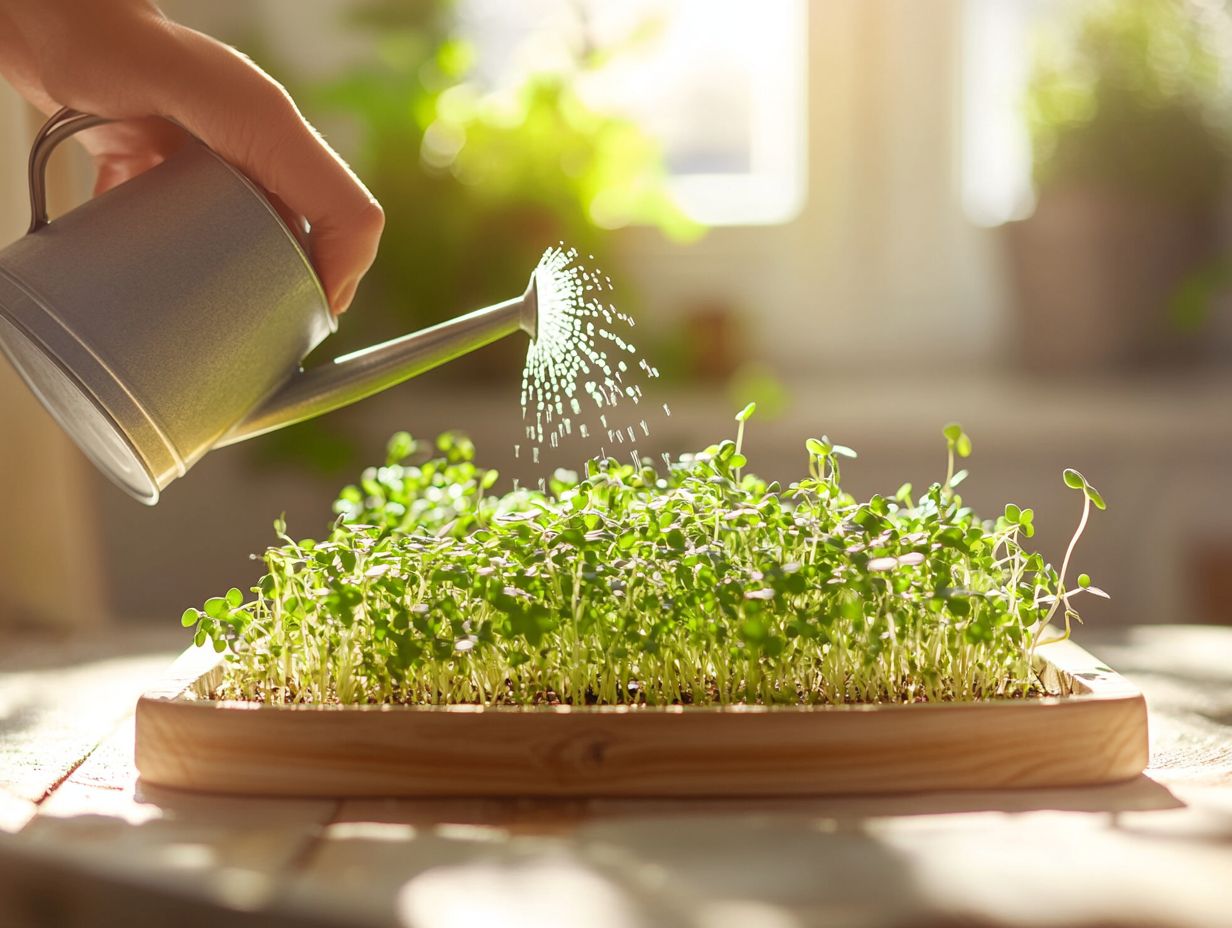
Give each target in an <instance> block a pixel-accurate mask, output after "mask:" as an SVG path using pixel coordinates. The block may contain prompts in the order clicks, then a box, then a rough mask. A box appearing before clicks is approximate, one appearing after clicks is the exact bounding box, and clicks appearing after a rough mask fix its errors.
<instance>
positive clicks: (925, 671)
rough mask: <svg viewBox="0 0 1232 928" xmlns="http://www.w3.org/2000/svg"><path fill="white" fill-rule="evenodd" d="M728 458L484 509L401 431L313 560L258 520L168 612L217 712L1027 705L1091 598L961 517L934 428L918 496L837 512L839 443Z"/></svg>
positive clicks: (342, 502)
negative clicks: (244, 543) (225, 706)
mask: <svg viewBox="0 0 1232 928" xmlns="http://www.w3.org/2000/svg"><path fill="white" fill-rule="evenodd" d="M753 412H754V406H753V405H752V404H750V405H749V406H747V407H745V408H744V409H743V410H742V411H741V412H740V413H739V414H738V415H737V416H736V421H737V422H738V426H737V433H736V440H735V441H731V440H728V441H723V442H721V443H719V444H717V445H712V446H710V447H708V448H706V449H705V450H703V451H701V452H699V453H697V454H691V455H683V456H681V457H680V458H679V459H678V460H674V461H673V460H670V459H669V460H668V461H667V465H666V468H665V469H663V470H660V469H656V468H655V467H653V466H652V465H651V462H650V461H649V460H645V459H644V460H640V461H636V462H634V461H631V462H629V463H621V462H619V461H617V460H615V459H612V458H605V459H597V460H591V461H588V462H587V464H586V466H585V470H584V472H583V473H581V474H577V473H573V472H570V471H563V470H558V471H556V473H555V474H554V475H553V476H552V478H551V480H550V481H548V482H547V486H546V487H545V489H544V490H543V491H533V490H529V489H525V488H523V489H515V490H514V491H513V492H510V493H505V494H503V495H494V494H492V493H491V492H489V491H491V490H492V488H493V486H494V485H495V482H496V480H497V474H496V472H495V471H493V470H486V469H483V468H480V467H477V466H476V465H475V463H474V447H473V445H472V444H471V443H470V441H469V440H468V439H466V438H465V437H463V436H461V435H457V434H453V433H450V434H446V435H442V436H441V437H440V438H439V439H437V442H436V454H435V455H432V454H430V452H429V449H427V448H425V447H424V446H423V445H422V444H421V443H419V442H416V441H414V440H413V439H412V438H411V437H410V436H409V435H408V434H406V433H405V432H400V433H398V434H397V435H395V436H394V437H393V438H392V439H391V440H390V442H389V448H388V457H387V459H386V462H385V464H384V465H383V466H381V467H375V468H369V469H368V470H367V471H365V472H364V474H363V477H362V479H361V481H360V482H359V483H358V484H357V485H355V486H348V487H346V488H345V489H343V491H342V492H341V494H340V495H339V497H338V499H337V501H336V502H335V504H334V508H335V511H336V512H337V514H338V519H337V521H336V522H335V523H334V525H333V529H332V531H331V532H330V534H329V535H328V537H327V538H325V539H324V540H319V541H318V540H312V539H306V540H299V541H297V540H295V539H293V538H292V537H291V536H290V535H288V534H287V530H286V526H285V524H283V523H282V521H281V520H280V521H279V522H278V523H276V525H275V528H276V531H277V533H278V538H279V544H277V545H276V546H273V547H271V548H269V549H268V550H267V551H266V552H265V555H264V561H265V565H266V569H267V570H266V574H265V576H264V577H263V578H262V579H261V581H260V583H258V584H257V585H256V586H254V587H253V588H252V590H251V595H250V596H248V597H245V596H244V595H243V594H242V593H241V592H240V591H239V590H238V589H232V590H229V591H228V592H227V593H226V594H225V595H224V596H221V597H215V598H213V599H210V600H208V601H206V603H205V604H204V607H203V608H202V609H190V610H188V611H187V612H185V613H184V617H183V622H184V624H185V625H186V626H189V627H195V629H196V632H195V634H196V641H197V642H198V643H199V644H204V643H206V642H207V641H212V642H213V643H214V646H215V647H216V648H218V649H219V650H227V651H228V652H229V653H228V655H227V660H226V662H225V673H224V677H223V682H222V683H221V684H220V686H219V687H218V690H217V694H216V695H219V696H227V697H234V698H243V699H250V700H265V701H270V702H310V703H329V702H341V703H368V702H376V703H387V702H398V703H408V704H442V703H480V704H485V705H492V704H536V703H556V702H560V703H568V704H575V705H583V704H594V703H601V704H619V703H632V704H643V703H644V704H671V703H692V704H732V703H762V704H800V703H806V704H812V703H817V704H833V703H851V702H921V701H937V700H975V699H987V698H995V697H1005V696H1024V695H1030V694H1031V693H1035V692H1039V691H1040V690H1041V684H1040V682H1039V679H1038V677H1037V675H1036V666H1035V660H1034V653H1035V648H1036V647H1037V646H1038V645H1039V644H1040V638H1041V635H1042V632H1043V629H1044V627H1045V626H1046V625H1047V623H1048V622H1049V620H1051V619H1052V618H1053V617H1054V615H1055V614H1056V613H1057V611H1058V610H1059V609H1063V615H1064V619H1065V634H1066V635H1068V633H1069V630H1070V623H1071V621H1072V620H1074V619H1077V618H1078V615H1077V612H1076V611H1075V609H1074V607H1073V605H1072V602H1071V600H1072V599H1073V597H1075V596H1076V595H1077V594H1080V593H1093V594H1096V595H1106V594H1104V593H1103V591H1102V590H1099V589H1098V588H1097V587H1095V586H1092V585H1091V582H1090V578H1089V577H1088V576H1087V575H1086V574H1081V575H1079V577H1078V578H1077V580H1076V582H1075V584H1074V586H1073V587H1072V588H1070V587H1069V586H1068V585H1067V581H1066V580H1065V577H1066V576H1067V571H1068V569H1069V563H1070V557H1071V555H1072V553H1073V550H1074V545H1075V544H1076V542H1077V540H1078V537H1079V536H1080V535H1081V533H1082V531H1083V529H1084V528H1085V526H1086V523H1087V517H1088V515H1089V512H1090V507H1091V506H1092V505H1094V506H1095V507H1096V508H1099V509H1102V508H1104V502H1103V499H1102V497H1101V496H1100V495H1099V493H1098V492H1097V491H1096V490H1095V488H1094V487H1092V486H1091V485H1090V484H1089V483H1087V481H1086V479H1085V478H1084V477H1082V475H1081V474H1079V473H1078V472H1077V471H1073V470H1067V471H1066V472H1065V475H1064V480H1065V483H1066V484H1067V485H1068V486H1070V487H1073V488H1074V489H1080V490H1082V491H1083V510H1082V516H1081V519H1080V521H1079V524H1078V530H1077V531H1076V532H1075V534H1074V537H1073V539H1072V540H1071V542H1070V544H1069V546H1068V548H1067V549H1066V552H1065V559H1064V561H1063V562H1062V565H1061V570H1060V571H1059V572H1058V571H1057V570H1055V569H1053V568H1052V567H1051V566H1050V565H1049V564H1047V563H1045V561H1044V559H1043V557H1042V556H1041V555H1040V554H1038V553H1035V552H1032V551H1028V550H1027V549H1025V548H1023V547H1022V545H1021V541H1022V539H1025V538H1030V537H1031V536H1032V535H1033V534H1034V532H1035V528H1034V513H1033V511H1032V510H1031V509H1028V508H1024V507H1021V506H1019V505H1017V504H1014V503H1010V504H1007V505H1006V507H1005V510H1004V512H1003V514H1002V515H1000V516H999V517H998V518H997V519H996V520H994V521H983V520H980V519H979V518H977V517H976V515H975V514H974V513H973V512H972V511H971V509H970V508H968V507H966V506H964V505H963V502H962V499H961V497H959V496H958V494H957V493H956V492H955V488H956V487H957V485H958V483H959V482H960V481H961V479H962V476H963V472H958V473H955V471H954V463H955V458H956V457H958V458H965V457H967V456H968V455H969V454H970V453H971V440H970V438H969V437H967V435H966V433H965V432H963V430H962V428H961V427H960V426H958V425H957V424H950V425H947V426H946V427H945V429H944V432H943V434H944V438H945V441H946V447H947V459H948V463H947V469H946V477H945V480H944V481H943V482H940V483H935V484H933V485H932V486H930V487H929V488H928V489H927V490H926V491H925V492H924V493H923V494H922V495H921V496H920V497H919V498H918V499H913V497H912V487H911V485H910V484H904V485H903V486H902V487H900V488H899V489H898V491H897V492H896V493H895V494H894V496H893V497H885V496H881V495H875V496H873V497H872V498H871V499H869V500H867V501H864V502H860V501H857V500H856V499H855V498H853V497H852V496H851V495H850V494H848V493H847V492H846V491H844V490H843V489H842V487H841V485H840V482H839V478H840V469H839V460H840V459H841V458H854V457H855V452H854V451H852V450H851V449H850V448H848V447H846V446H844V445H839V444H835V443H834V442H832V441H830V439H828V438H826V437H824V436H823V437H822V438H810V439H808V440H807V441H806V442H805V451H806V453H807V456H808V471H809V474H808V477H806V478H804V479H802V480H800V481H798V482H796V483H793V484H791V485H790V486H789V487H787V488H786V489H784V488H783V487H781V486H780V485H779V484H778V483H777V482H775V483H766V482H765V481H763V480H761V479H760V478H758V477H756V476H754V475H752V474H747V473H744V472H743V469H744V468H745V466H746V464H747V460H746V457H745V454H744V450H743V444H744V429H745V425H746V423H747V421H748V420H749V418H750V416H751V415H752V414H753Z"/></svg>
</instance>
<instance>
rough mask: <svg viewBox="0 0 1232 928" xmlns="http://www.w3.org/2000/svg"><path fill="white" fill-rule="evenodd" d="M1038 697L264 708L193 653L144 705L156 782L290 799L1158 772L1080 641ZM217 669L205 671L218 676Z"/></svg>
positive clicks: (146, 745)
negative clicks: (216, 688)
mask: <svg viewBox="0 0 1232 928" xmlns="http://www.w3.org/2000/svg"><path fill="white" fill-rule="evenodd" d="M1039 657H1040V659H1041V660H1042V662H1043V674H1044V677H1045V680H1046V682H1048V683H1049V685H1050V688H1053V689H1055V690H1057V691H1058V692H1061V693H1064V694H1066V695H1063V696H1058V697H1046V698H1043V699H1033V700H1001V701H996V702H984V703H952V704H922V705H909V706H897V705H896V706H840V707H800V708H796V707H774V708H765V707H759V706H754V707H729V708H702V707H677V706H672V707H658V708H612V707H606V708H605V707H588V708H569V707H561V708H552V707H543V708H532V709H518V708H513V707H500V708H487V709H484V708H479V707H467V706H458V707H442V708H426V707H425V708H419V707H408V706H355V707H345V708H343V707H336V706H266V705H253V704H248V703H242V702H214V701H210V700H208V699H203V698H195V699H194V698H191V697H190V698H185V697H186V695H188V694H203V693H207V692H208V691H209V686H210V682H211V676H210V675H211V674H217V673H218V672H219V668H218V666H217V665H218V658H217V657H216V656H215V655H213V654H212V653H210V654H208V655H207V654H203V653H201V652H199V651H197V650H196V649H190V651H189V652H186V653H185V655H184V657H182V658H181V659H180V661H179V662H177V664H176V667H175V668H173V672H172V675H171V676H172V679H170V680H169V681H168V684H167V685H166V686H164V687H160V688H159V689H158V690H157V691H152V692H149V693H147V694H146V695H144V696H143V697H141V700H140V701H139V703H138V705H137V744H136V753H137V769H138V770H139V771H140V773H141V777H142V779H143V781H145V782H147V783H150V784H153V785H157V786H169V787H176V788H183V789H192V790H202V791H208V792H216V793H244V794H255V795H267V796H274V795H284V796H290V795H295V796H610V797H615V796H626V797H627V796H769V795H820V794H837V793H884V792H900V791H917V790H947V789H996V788H1029V787H1052V786H1058V787H1059V786H1082V785H1088V784H1096V783H1110V782H1115V781H1118V780H1126V779H1130V778H1133V777H1135V776H1137V775H1138V774H1140V773H1141V772H1142V770H1143V768H1144V767H1145V766H1146V763H1147V720H1146V704H1145V702H1144V700H1143V698H1142V694H1141V693H1140V692H1138V690H1137V689H1136V688H1135V687H1134V686H1132V685H1131V684H1130V683H1128V682H1127V681H1126V680H1124V679H1123V678H1122V677H1119V676H1118V675H1117V674H1115V673H1114V672H1112V671H1111V670H1110V669H1108V668H1107V667H1104V666H1102V665H1101V664H1099V663H1098V662H1097V661H1096V660H1095V659H1094V658H1092V657H1091V655H1089V654H1087V653H1086V652H1085V651H1083V650H1082V649H1081V648H1080V647H1078V646H1077V645H1075V644H1074V643H1073V642H1069V641H1064V642H1058V643H1055V644H1049V645H1045V646H1043V647H1041V648H1040V649H1039ZM203 662H204V663H203Z"/></svg>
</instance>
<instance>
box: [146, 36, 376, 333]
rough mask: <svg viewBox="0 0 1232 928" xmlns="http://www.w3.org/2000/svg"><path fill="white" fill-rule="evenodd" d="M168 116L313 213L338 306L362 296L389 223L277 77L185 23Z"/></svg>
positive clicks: (169, 83) (316, 247)
mask: <svg viewBox="0 0 1232 928" xmlns="http://www.w3.org/2000/svg"><path fill="white" fill-rule="evenodd" d="M179 38H180V42H181V45H182V46H183V50H184V54H183V57H182V58H181V59H180V62H179V64H178V67H177V70H176V71H175V73H174V74H171V75H168V79H167V80H166V81H164V84H163V86H164V87H165V88H167V89H168V90H169V91H171V92H169V93H167V94H165V96H164V100H163V102H164V107H165V112H166V115H168V116H171V117H172V118H174V119H176V120H178V121H179V122H180V123H181V124H183V125H184V127H185V128H187V129H188V130H189V131H191V132H192V133H193V134H194V135H196V136H197V137H198V138H200V139H201V140H202V141H204V142H205V143H206V144H207V145H209V146H210V147H211V148H213V149H214V150H215V151H216V152H218V154H220V155H221V156H222V157H223V158H226V159H227V160H228V161H230V162H231V163H232V164H234V165H235V166H236V167H238V168H239V169H240V170H242V171H243V172H244V173H245V174H247V175H248V176H249V177H251V178H252V179H253V180H254V181H255V182H256V183H258V184H259V185H261V186H262V187H264V188H265V189H266V190H268V191H269V192H270V193H272V194H274V196H275V197H277V198H278V199H279V200H281V201H282V202H283V203H285V204H286V206H287V208H288V209H289V210H290V211H291V212H292V213H294V214H296V215H299V216H302V217H304V219H306V220H307V222H308V224H309V227H310V232H309V252H310V256H311V258H312V262H313V265H314V267H315V268H316V271H317V274H318V275H319V276H320V278H321V283H322V285H323V286H324V288H325V292H326V295H327V297H328V298H329V303H330V308H331V309H332V310H333V311H334V312H335V313H341V312H343V311H344V310H345V309H346V308H347V306H348V305H349V304H350V302H351V299H352V298H353V297H354V294H355V290H356V288H357V286H358V284H359V280H360V278H362V277H363V275H364V273H365V272H366V271H367V270H368V268H369V267H370V266H371V264H372V261H373V259H374V258H375V257H376V251H377V244H378V242H379V241H380V237H381V231H382V229H383V228H384V214H383V213H382V211H381V208H380V206H379V204H377V202H376V200H375V199H374V198H373V196H372V194H371V193H369V192H368V190H367V188H365V187H364V185H363V184H362V183H361V182H360V181H359V179H358V178H357V177H356V176H355V174H354V173H353V172H352V171H351V169H350V168H349V167H348V166H347V164H346V163H345V162H344V161H343V160H342V158H341V157H339V156H338V154H337V153H336V152H335V151H334V150H333V149H332V148H330V147H329V145H328V144H326V143H325V141H324V140H323V139H322V138H321V137H320V136H319V135H318V134H317V132H316V131H315V130H314V129H313V128H312V127H311V126H310V125H309V124H308V123H307V121H305V120H304V118H303V116H302V115H300V112H299V110H298V109H297V108H296V106H295V104H294V102H292V100H291V98H290V97H289V96H288V95H287V93H286V91H285V90H283V89H282V87H281V86H279V85H278V83H277V82H275V81H274V80H273V79H272V78H270V77H269V76H268V75H267V74H265V73H264V72H263V71H261V70H260V69H259V68H257V67H256V65H254V64H253V63H252V62H251V61H249V60H248V59H247V58H245V57H243V56H242V55H240V54H239V53H238V52H236V51H235V50H234V49H232V48H229V47H227V46H225V45H222V44H220V43H218V42H215V41H214V40H213V39H210V38H208V37H207V36H203V35H200V34H199V33H194V32H192V31H191V30H186V29H185V30H181V31H180V36H179Z"/></svg>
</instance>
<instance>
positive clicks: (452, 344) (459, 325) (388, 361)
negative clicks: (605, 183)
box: [215, 274, 539, 447]
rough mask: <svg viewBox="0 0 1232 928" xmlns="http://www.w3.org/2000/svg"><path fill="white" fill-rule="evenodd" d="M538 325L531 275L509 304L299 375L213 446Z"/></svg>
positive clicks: (345, 401)
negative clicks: (519, 293)
mask: <svg viewBox="0 0 1232 928" xmlns="http://www.w3.org/2000/svg"><path fill="white" fill-rule="evenodd" d="M538 325H539V299H538V288H537V287H536V284H535V275H534V274H532V275H531V278H530V283H529V284H527V287H526V291H525V292H524V293H523V294H522V295H521V296H519V297H515V298H514V299H512V300H506V301H505V302H503V303H497V304H496V305H494V306H488V307H485V308H484V309H477V310H475V311H474V312H472V313H467V314H466V315H465V316H459V317H458V318H456V319H451V320H449V321H448V322H442V323H440V324H439V325H434V326H432V327H430V328H427V329H423V330H422V331H419V332H413V333H411V334H410V335H404V336H402V337H401V338H395V339H393V340H392V341H388V342H384V343H382V344H380V345H373V346H372V347H371V348H364V349H363V350H361V351H356V352H353V353H352V354H348V355H344V356H343V357H340V358H335V359H334V360H333V361H329V362H326V363H324V364H318V365H316V366H314V367H310V368H308V369H307V370H304V369H301V370H299V371H297V372H296V373H295V374H294V375H292V377H291V379H290V380H288V381H287V382H286V383H285V384H283V386H282V387H281V388H280V389H279V390H278V391H277V392H276V393H274V395H273V396H271V397H269V398H268V399H266V400H265V401H264V402H262V403H261V404H260V405H259V406H257V408H256V409H254V410H253V411H252V413H250V414H249V416H248V417H247V418H246V419H244V420H243V421H241V422H240V423H239V424H238V425H236V426H234V427H233V428H232V429H231V430H230V431H229V432H227V433H226V434H225V435H224V436H223V437H222V438H221V439H220V440H219V441H218V442H217V444H216V445H215V447H222V446H224V445H230V444H234V443H235V442H237V441H243V440H244V439H245V438H252V437H254V436H256V435H263V434H265V433H266V432H272V431H273V430H274V429H278V428H282V427H283V426H284V425H294V424H295V423H296V422H303V421H304V420H305V419H311V418H313V417H314V416H319V415H321V414H323V413H327V412H332V411H333V410H335V409H341V408H342V407H343V406H349V405H350V404H351V403H355V402H358V401H359V400H362V399H365V398H366V397H369V396H372V395H373V394H374V393H379V392H381V391H382V390H385V389H387V388H389V387H392V386H395V385H396V384H399V383H401V382H402V381H404V380H409V379H410V378H412V377H415V376H417V375H418V374H422V373H424V372H426V371H430V370H432V368H434V367H438V366H439V365H441V364H444V363H445V362H446V361H452V360H453V359H454V358H457V357H460V356H461V355H464V354H467V353H469V352H471V351H474V350H475V349H477V348H482V347H483V346H484V345H488V344H491V343H492V342H494V341H497V340H498V339H501V338H504V337H505V336H506V335H510V334H512V333H513V332H516V331H518V330H519V329H521V330H522V331H523V332H525V333H526V334H527V335H529V336H530V337H531V339H534V338H535V337H536V335H537V334H538Z"/></svg>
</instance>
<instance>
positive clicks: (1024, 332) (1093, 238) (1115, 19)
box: [1008, 0, 1232, 371]
mask: <svg viewBox="0 0 1232 928" xmlns="http://www.w3.org/2000/svg"><path fill="white" fill-rule="evenodd" d="M1049 25H1050V26H1051V28H1050V29H1047V30H1045V31H1042V32H1041V33H1040V34H1039V36H1038V42H1037V47H1036V51H1035V59H1034V65H1033V72H1032V75H1031V78H1030V81H1029V85H1028V91H1027V99H1026V112H1027V120H1028V126H1029V130H1030V136H1031V143H1032V149H1033V158H1034V180H1035V185H1036V188H1037V194H1038V200H1037V205H1036V209H1035V212H1034V214H1033V215H1032V216H1031V217H1030V218H1029V219H1026V220H1023V221H1020V222H1016V223H1011V224H1010V226H1009V229H1008V233H1009V243H1010V256H1011V263H1012V266H1013V271H1014V274H1015V278H1016V284H1017V290H1018V302H1019V309H1020V313H1019V318H1018V322H1019V333H1018V334H1019V348H1020V352H1021V355H1020V356H1021V358H1022V360H1023V362H1024V363H1025V364H1026V365H1027V366H1029V367H1032V368H1035V369H1041V370H1050V371H1057V370H1064V369H1081V370H1091V369H1093V368H1094V369H1103V370H1124V369H1127V368H1130V367H1136V366H1140V365H1142V364H1144V363H1152V362H1154V363H1159V362H1167V361H1176V360H1177V359H1179V358H1182V357H1188V356H1190V355H1191V354H1192V350H1193V349H1194V347H1195V344H1196V340H1195V339H1194V338H1193V337H1192V333H1191V332H1187V331H1185V329H1184V327H1182V326H1178V325H1176V324H1174V321H1173V320H1172V319H1170V313H1169V307H1170V306H1172V305H1173V304H1174V303H1175V300H1176V298H1177V295H1178V294H1180V293H1182V291H1183V290H1184V289H1185V284H1186V281H1187V280H1189V279H1191V278H1193V277H1195V276H1196V277H1199V278H1200V277H1202V276H1203V275H1204V274H1206V273H1207V271H1206V268H1208V267H1209V266H1210V263H1211V261H1212V259H1213V257H1214V255H1215V253H1216V250H1217V248H1218V245H1219V242H1218V232H1219V212H1220V208H1221V206H1222V202H1223V196H1224V192H1225V185H1226V168H1227V161H1228V135H1227V128H1226V127H1227V113H1228V104H1229V102H1230V99H1232V98H1230V96H1229V85H1230V81H1232V23H1230V21H1229V17H1228V14H1227V13H1226V11H1225V10H1224V8H1223V7H1222V6H1221V5H1219V4H1216V3H1208V2H1202V0H1133V2H1123V0H1101V2H1098V3H1088V4H1082V5H1080V6H1079V7H1077V8H1076V10H1074V11H1073V12H1069V11H1067V12H1066V13H1064V14H1062V19H1061V20H1060V21H1058V22H1053V23H1051V24H1049Z"/></svg>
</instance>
